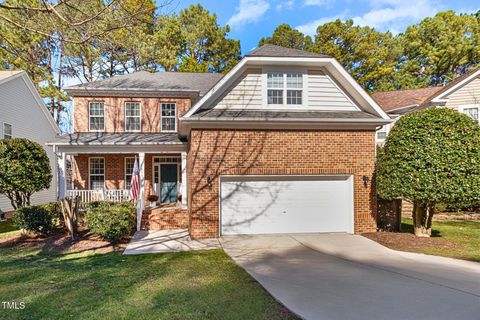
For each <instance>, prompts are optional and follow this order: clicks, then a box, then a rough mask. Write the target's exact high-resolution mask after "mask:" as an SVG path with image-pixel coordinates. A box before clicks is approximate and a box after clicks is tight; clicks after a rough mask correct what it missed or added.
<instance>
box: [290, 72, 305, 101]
mask: <svg viewBox="0 0 480 320" xmlns="http://www.w3.org/2000/svg"><path fill="white" fill-rule="evenodd" d="M292 89H296V90H292ZM302 89H303V78H302V74H301V73H287V104H302Z"/></svg>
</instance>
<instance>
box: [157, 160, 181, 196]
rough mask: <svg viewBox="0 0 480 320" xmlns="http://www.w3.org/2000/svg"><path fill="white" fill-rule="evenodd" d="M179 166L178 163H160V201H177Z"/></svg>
mask: <svg viewBox="0 0 480 320" xmlns="http://www.w3.org/2000/svg"><path fill="white" fill-rule="evenodd" d="M177 198H178V167H177V164H176V163H161V164H160V201H161V202H162V203H165V202H167V203H168V202H177Z"/></svg>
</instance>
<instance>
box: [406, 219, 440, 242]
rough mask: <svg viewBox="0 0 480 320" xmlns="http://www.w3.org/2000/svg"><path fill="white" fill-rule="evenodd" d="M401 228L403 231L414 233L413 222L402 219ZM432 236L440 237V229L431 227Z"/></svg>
mask: <svg viewBox="0 0 480 320" xmlns="http://www.w3.org/2000/svg"><path fill="white" fill-rule="evenodd" d="M401 230H402V232H403V233H412V234H413V233H414V231H413V224H412V223H411V222H405V221H402V229H401ZM432 237H439V238H441V237H442V234H441V232H440V231H438V230H435V229H432Z"/></svg>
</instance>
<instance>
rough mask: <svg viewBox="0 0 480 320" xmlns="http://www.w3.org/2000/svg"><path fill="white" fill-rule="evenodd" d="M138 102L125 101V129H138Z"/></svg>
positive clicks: (139, 121)
mask: <svg viewBox="0 0 480 320" xmlns="http://www.w3.org/2000/svg"><path fill="white" fill-rule="evenodd" d="M141 122H142V120H141V117H140V102H127V103H125V131H140V128H141Z"/></svg>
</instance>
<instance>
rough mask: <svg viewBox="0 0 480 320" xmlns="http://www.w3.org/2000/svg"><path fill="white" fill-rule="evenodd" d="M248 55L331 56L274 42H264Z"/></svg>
mask: <svg viewBox="0 0 480 320" xmlns="http://www.w3.org/2000/svg"><path fill="white" fill-rule="evenodd" d="M245 56H246V57H288V58H295V57H300V58H301V57H304V58H308V57H309V58H330V56H327V55H324V54H319V53H313V52H308V51H303V50H298V49H292V48H285V47H281V46H277V45H274V44H264V45H263V46H261V47H259V48H257V49H255V50H253V51H250V52H249V53H247V54H246V55H245Z"/></svg>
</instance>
